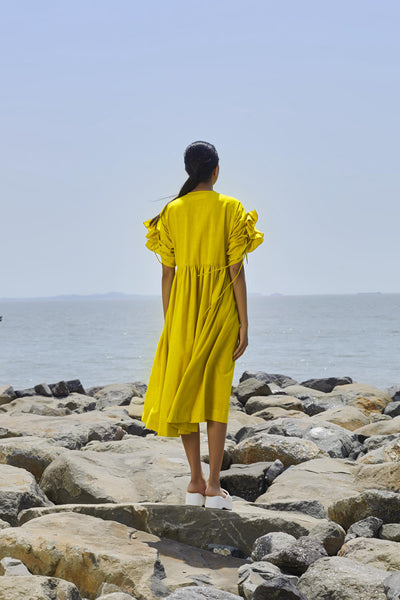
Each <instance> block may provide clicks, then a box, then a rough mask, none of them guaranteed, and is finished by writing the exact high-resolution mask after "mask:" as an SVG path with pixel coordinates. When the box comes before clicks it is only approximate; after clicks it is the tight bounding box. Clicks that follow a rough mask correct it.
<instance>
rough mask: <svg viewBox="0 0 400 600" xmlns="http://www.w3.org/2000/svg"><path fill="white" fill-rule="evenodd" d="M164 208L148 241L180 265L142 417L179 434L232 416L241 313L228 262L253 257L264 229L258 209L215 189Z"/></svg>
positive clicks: (149, 424)
mask: <svg viewBox="0 0 400 600" xmlns="http://www.w3.org/2000/svg"><path fill="white" fill-rule="evenodd" d="M160 215H161V216H160V219H159V221H158V223H157V224H156V225H150V220H148V221H145V222H144V225H145V227H146V228H147V229H148V233H147V235H146V238H147V242H146V246H147V248H149V249H150V250H152V251H153V252H155V253H156V255H159V256H160V258H161V262H162V263H163V264H165V265H167V266H170V267H175V266H176V272H175V276H174V279H173V282H172V288H171V295H170V300H169V304H168V309H167V312H166V315H165V322H164V327H163V330H162V333H161V336H160V339H159V342H158V345H157V350H156V354H155V358H154V362H153V367H152V370H151V374H150V378H149V384H148V387H147V391H146V394H145V400H144V407H143V414H142V421H143V422H144V423H145V424H146V426H147V427H148V428H149V429H152V430H153V431H155V432H157V434H158V435H161V436H166V437H177V436H179V435H181V434H186V433H191V432H192V431H197V429H198V423H201V422H204V421H207V420H213V421H220V422H222V423H227V422H228V411H229V399H230V394H231V388H232V380H233V372H234V368H235V361H234V360H233V358H232V354H233V352H234V350H235V348H236V345H237V340H238V335H239V316H238V311H237V306H236V301H235V296H234V293H233V286H232V285H231V283H232V282H231V278H230V274H229V269H228V268H227V267H229V266H230V265H232V264H236V263H239V262H241V261H242V260H243V258H244V256H246V261H247V253H248V252H252V251H253V250H255V248H257V246H259V245H260V244H261V243H262V242H263V239H264V234H263V233H261V232H260V231H258V230H257V229H256V228H255V223H256V222H257V219H258V215H257V212H256V211H255V210H252V211H250V212H247V213H246V212H245V210H244V208H243V206H242V204H241V202H240V201H239V200H237V199H236V198H233V197H231V196H225V195H223V194H219V193H217V192H215V191H213V190H208V191H197V192H190V193H188V194H186V195H185V196H182V197H180V198H177V199H176V200H173V201H172V202H170V203H169V204H167V205H166V206H165V207H164V208H163V210H162V211H161V213H160Z"/></svg>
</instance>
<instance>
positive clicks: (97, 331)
mask: <svg viewBox="0 0 400 600" xmlns="http://www.w3.org/2000/svg"><path fill="white" fill-rule="evenodd" d="M248 315H249V345H248V347H247V349H246V351H245V353H244V354H243V356H241V357H240V358H239V359H238V360H237V361H236V364H235V372H234V378H233V384H234V385H237V383H238V382H239V378H240V376H241V375H242V373H243V372H244V371H246V370H249V371H265V372H267V373H281V374H285V375H289V376H290V377H292V378H293V379H295V380H297V381H298V382H302V381H304V380H306V379H310V378H319V377H331V376H336V377H342V376H349V377H351V378H352V379H353V381H356V382H361V383H368V384H371V385H374V386H377V387H379V388H382V389H385V388H387V387H388V386H391V385H396V384H398V383H399V382H400V360H399V359H400V294H381V293H371V294H348V295H310V296H306V295H301V296H286V295H279V294H277V295H270V296H263V295H252V294H249V296H248ZM0 316H1V317H2V320H1V321H0V385H12V386H13V387H14V389H24V388H28V387H32V386H34V385H36V384H38V383H43V382H46V383H56V382H57V381H60V380H71V379H80V380H81V382H82V384H83V386H84V387H86V388H88V387H91V386H97V385H107V384H110V383H123V382H133V381H141V382H144V383H148V380H149V376H150V372H151V367H152V364H153V360H154V354H155V351H156V348H157V344H158V340H159V337H160V335H161V332H162V328H163V312H162V303H161V296H121V297H115V296H112V297H108V296H106V297H90V296H88V297H85V296H81V297H79V296H78V297H75V298H67V299H65V298H53V299H32V300H28V299H26V300H3V301H2V300H0ZM182 326H183V327H184V324H182Z"/></svg>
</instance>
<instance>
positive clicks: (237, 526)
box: [19, 501, 331, 555]
mask: <svg viewBox="0 0 400 600" xmlns="http://www.w3.org/2000/svg"><path fill="white" fill-rule="evenodd" d="M71 511H74V512H78V513H80V514H87V515H92V516H97V517H100V518H103V519H111V520H113V521H118V522H120V523H124V524H125V525H129V526H132V527H136V528H137V529H140V530H141V531H147V532H148V533H152V534H154V535H157V536H159V537H162V538H168V539H169V540H176V541H178V542H181V543H183V544H190V545H191V546H196V547H198V548H204V549H208V548H209V547H210V544H214V545H215V544H217V545H222V546H233V547H236V548H238V549H239V550H240V551H241V552H243V553H244V554H245V555H250V553H251V551H252V547H253V543H254V540H256V539H257V538H258V537H260V532H263V533H270V532H277V531H282V532H285V533H289V534H291V535H293V536H294V537H296V538H298V537H300V536H301V535H308V534H309V533H310V532H311V531H312V530H314V528H315V527H316V526H318V527H322V526H323V524H325V525H326V530H325V531H326V533H325V534H322V530H321V531H320V533H321V536H318V537H319V539H321V541H322V542H323V543H324V536H326V537H328V536H331V532H330V530H329V528H328V525H329V523H330V521H328V520H327V519H315V518H314V517H310V516H309V515H305V514H301V513H290V512H286V511H273V510H267V509H263V508H260V507H257V506H255V505H254V504H251V503H247V502H243V501H235V502H234V506H233V510H232V511H230V510H229V511H228V510H220V509H204V508H203V509H202V508H199V507H195V506H185V505H182V504H164V503H161V502H157V503H147V502H143V503H140V504H109V503H107V504H66V505H62V506H54V507H49V508H47V507H46V508H31V509H28V510H26V511H23V512H22V513H21V514H20V518H19V522H20V523H25V522H27V521H28V520H29V519H34V518H36V517H38V516H40V515H45V514H50V513H62V512H71Z"/></svg>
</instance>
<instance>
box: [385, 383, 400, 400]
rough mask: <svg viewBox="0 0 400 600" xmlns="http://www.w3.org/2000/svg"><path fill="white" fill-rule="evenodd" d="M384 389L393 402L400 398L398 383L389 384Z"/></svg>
mask: <svg viewBox="0 0 400 600" xmlns="http://www.w3.org/2000/svg"><path fill="white" fill-rule="evenodd" d="M386 391H387V393H388V394H389V396H390V397H391V398H392V400H393V401H394V402H397V401H398V400H400V383H397V384H396V385H391V386H390V387H389V388H388V389H387V390H386Z"/></svg>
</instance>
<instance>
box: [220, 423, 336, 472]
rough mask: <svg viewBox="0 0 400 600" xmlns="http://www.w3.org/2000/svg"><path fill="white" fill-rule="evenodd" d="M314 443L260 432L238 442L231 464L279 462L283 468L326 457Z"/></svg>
mask: <svg viewBox="0 0 400 600" xmlns="http://www.w3.org/2000/svg"><path fill="white" fill-rule="evenodd" d="M326 455H327V454H326V452H324V451H323V450H321V449H320V448H318V446H317V445H316V444H314V442H311V441H309V440H303V439H301V438H297V437H287V436H282V435H271V434H268V433H265V432H264V431H261V432H259V433H257V434H255V435H254V436H253V437H251V438H245V439H243V440H242V441H241V442H239V443H238V444H237V446H236V448H235V449H234V451H233V457H232V458H233V462H235V463H246V464H250V463H253V462H261V461H274V460H277V459H278V460H280V461H281V462H282V463H283V465H284V466H285V467H288V466H289V465H297V464H299V463H302V462H306V461H308V460H311V459H314V458H317V457H323V456H326Z"/></svg>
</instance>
